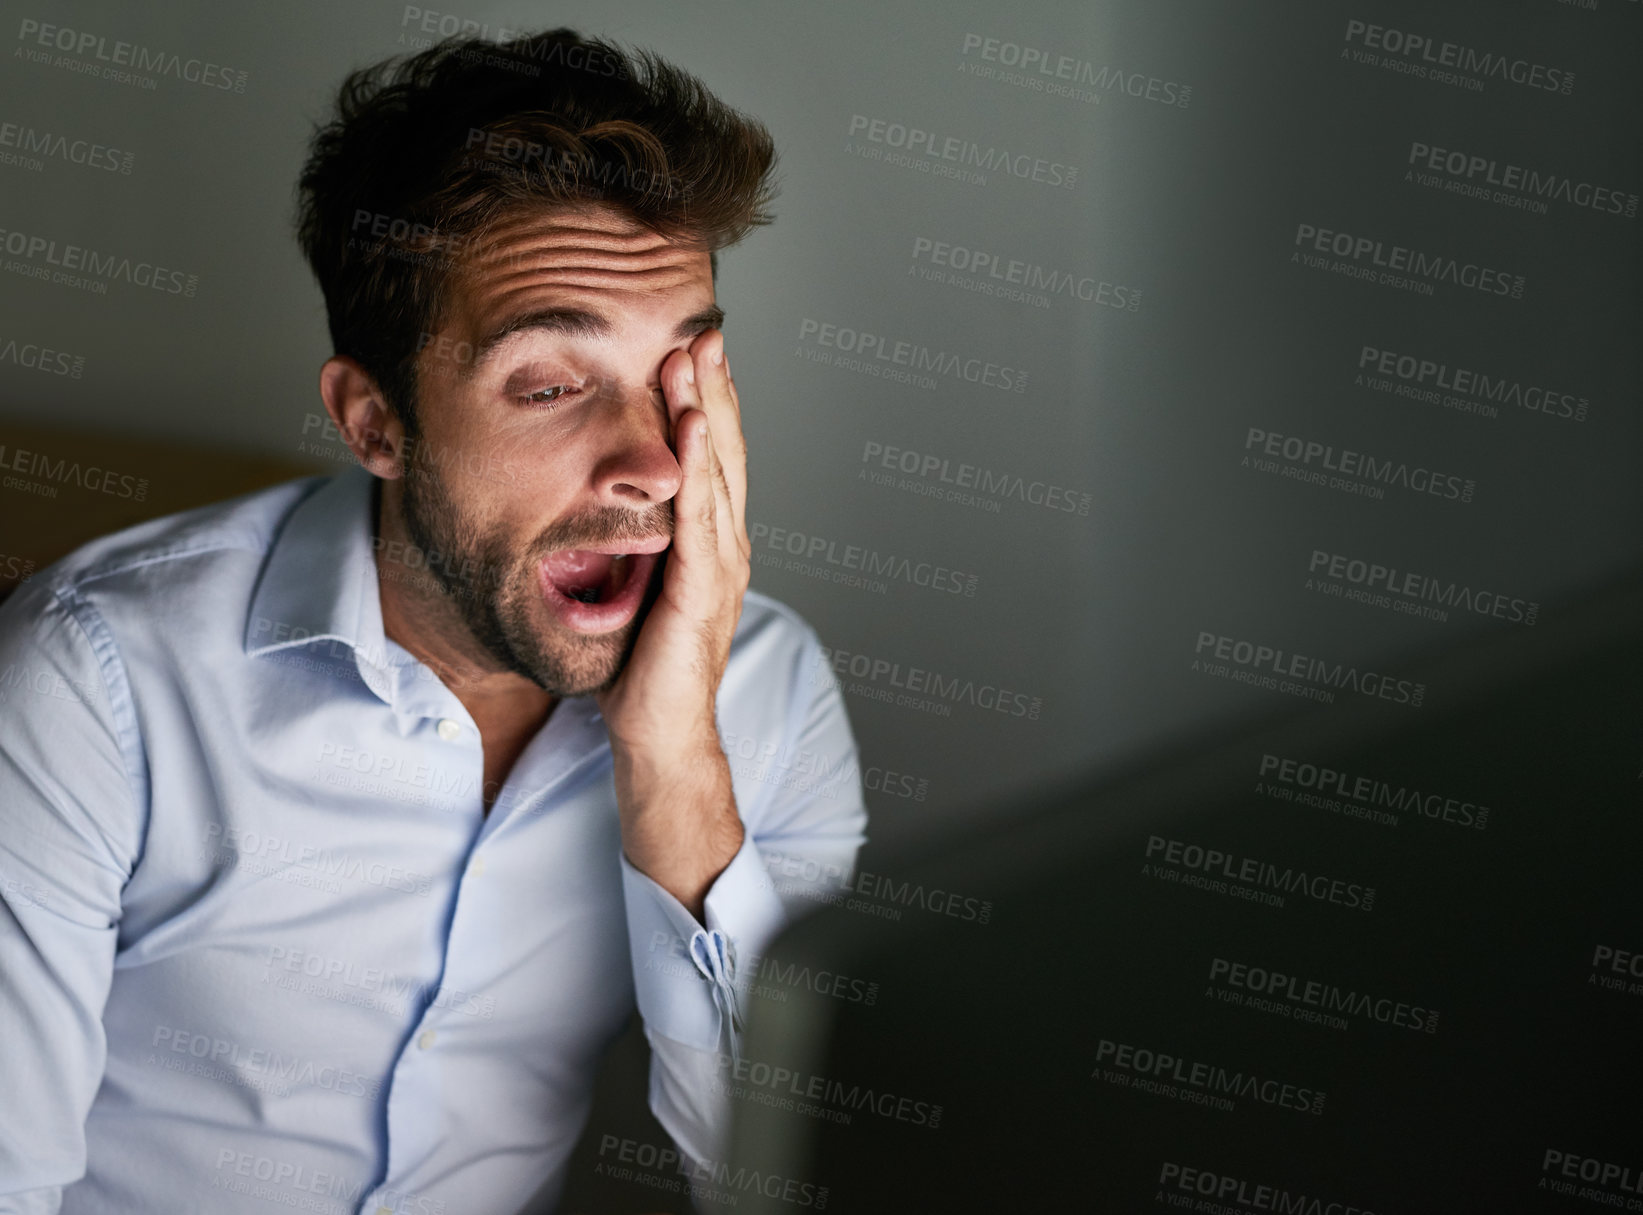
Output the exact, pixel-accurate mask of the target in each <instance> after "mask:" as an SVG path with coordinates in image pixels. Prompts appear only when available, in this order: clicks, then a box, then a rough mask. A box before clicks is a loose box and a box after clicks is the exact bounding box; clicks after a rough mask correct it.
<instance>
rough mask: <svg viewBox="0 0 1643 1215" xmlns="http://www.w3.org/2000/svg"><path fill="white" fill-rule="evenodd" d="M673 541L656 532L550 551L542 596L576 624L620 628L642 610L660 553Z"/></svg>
mask: <svg viewBox="0 0 1643 1215" xmlns="http://www.w3.org/2000/svg"><path fill="white" fill-rule="evenodd" d="M670 541H671V537H669V536H653V537H650V538H649V539H645V540H627V541H619V542H617V543H614V544H608V545H600V546H597V547H593V548H579V549H561V550H559V551H558V552H554V553H549V554H548V556H547V557H546V558H544V559H543V561H542V564H541V580H542V591H543V595H544V596H545V598H546V599H547V601H548V604H549V606H550V607H553V608H554V609H556V611H557V613H558V614H559V616H560V617H561V620H562V622H563V623H565V624H566V625H568V626H569V627H571V628H574V629H576V630H578V631H581V632H603V631H606V630H607V629H609V628H613V627H617V626H619V625H620V624H622V623H625V622H626V620H627V619H628V618H630V617H631V615H632V613H633V612H634V611H636V610H637V609H638V606H639V604H640V602H641V600H642V599H643V598H644V592H645V587H646V585H647V584H648V583H649V581H650V577H651V574H652V573H653V572H654V571H655V569H656V563H657V561H658V560H659V559H660V558H659V554H660V553H661V552H662V550H663V549H665V548H667V546H668V544H669V543H670Z"/></svg>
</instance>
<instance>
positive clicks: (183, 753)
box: [0, 30, 865, 1215]
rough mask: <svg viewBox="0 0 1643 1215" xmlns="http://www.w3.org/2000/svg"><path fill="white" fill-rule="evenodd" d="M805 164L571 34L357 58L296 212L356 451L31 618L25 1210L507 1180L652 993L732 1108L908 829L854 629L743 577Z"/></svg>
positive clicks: (155, 544)
mask: <svg viewBox="0 0 1643 1215" xmlns="http://www.w3.org/2000/svg"><path fill="white" fill-rule="evenodd" d="M773 162H774V153H773V150H772V147H771V143H770V140H769V136H768V135H767V134H766V133H765V131H764V130H763V128H762V127H760V126H759V125H757V124H756V123H754V122H752V121H750V120H747V119H745V118H744V117H742V116H741V115H739V114H737V113H735V112H734V111H732V110H729V109H728V108H727V107H725V106H724V105H723V104H722V103H720V102H719V101H717V99H715V98H714V97H713V96H712V95H711V94H709V93H708V92H707V91H706V89H705V88H704V87H702V85H701V84H700V83H699V82H698V81H696V80H695V79H694V78H692V77H690V76H688V75H686V74H684V73H683V72H680V71H678V70H677V69H675V68H672V67H670V66H668V65H667V64H665V63H663V62H661V61H660V60H657V59H656V58H655V57H653V56H650V55H647V54H640V55H637V56H628V55H626V54H624V53H623V52H621V51H619V50H617V49H616V48H614V47H612V46H610V45H608V44H605V43H602V42H598V41H593V40H584V39H581V38H579V37H578V36H577V35H575V34H574V33H572V32H571V31H568V30H556V31H552V32H550V33H546V34H542V35H539V36H535V37H530V38H522V39H518V40H516V41H514V42H511V43H508V44H505V45H503V46H494V45H489V44H482V43H448V44H442V45H441V46H439V47H436V48H434V49H432V50H430V51H428V52H425V53H423V54H422V55H419V56H417V57H415V58H414V59H411V60H408V61H406V62H404V63H403V64H400V65H398V66H397V67H395V66H392V65H379V66H378V67H377V68H375V69H370V70H367V71H364V72H360V73H356V74H355V75H354V76H353V77H351V78H350V79H349V80H348V82H347V83H346V84H345V85H344V88H343V90H342V93H341V97H340V102H339V106H338V113H337V116H336V118H335V120H334V121H332V122H331V123H330V124H329V125H327V126H325V127H323V128H322V129H321V130H320V131H319V132H318V134H317V135H316V138H315V140H314V144H313V148H312V154H311V156H310V159H309V162H308V164H307V165H306V167H305V169H304V172H303V175H302V181H301V191H300V195H301V197H300V206H299V225H298V226H299V233H300V237H301V241H302V245H303V249H304V252H305V254H306V255H307V257H308V259H309V261H310V264H311V265H312V266H313V269H314V271H315V274H316V276H317V278H318V279H319V282H320V286H321V288H322V290H323V292H324V295H325V301H326V308H327V314H328V318H329V323H330V328H331V334H332V339H333V342H334V348H335V351H336V353H335V355H334V356H333V357H332V358H331V359H330V360H328V361H327V362H326V363H325V365H324V368H323V369H322V371H321V375H320V392H321V396H322V398H323V399H324V402H325V407H326V409H327V411H328V413H329V414H330V417H331V419H332V422H333V423H334V425H335V427H336V429H337V431H338V432H339V433H340V434H341V435H342V436H343V437H344V438H345V439H346V441H347V443H348V445H349V447H350V448H351V449H352V451H353V453H354V455H355V456H356V457H357V459H358V461H359V464H360V466H361V468H356V469H350V470H349V471H348V472H347V473H344V474H342V475H340V476H338V477H335V478H332V479H321V478H313V479H308V480H304V481H300V482H296V483H292V484H288V485H283V486H279V487H276V488H274V489H272V490H269V491H266V492H263V493H258V494H254V495H250V496H248V497H245V498H241V499H238V500H236V501H233V502H228V503H224V504H222V505H220V506H216V507H211V508H206V509H204V510H200V511H194V512H190V513H188V514H185V515H180V516H175V517H172V518H167V519H161V520H157V521H154V522H151V523H148V524H145V525H142V526H139V527H136V528H133V529H130V530H129V531H126V532H122V533H120V534H118V535H115V536H110V537H107V538H105V539H103V540H100V541H97V542H95V543H93V544H91V545H88V546H86V547H85V548H83V549H81V550H80V551H78V552H77V553H75V554H73V555H71V556H70V557H68V558H67V559H65V560H64V561H63V562H60V563H59V564H58V565H57V566H56V567H54V568H53V569H52V570H49V571H47V572H45V573H43V574H41V575H39V576H38V577H37V578H36V579H35V580H33V581H32V582H30V583H29V584H28V585H27V586H26V587H24V588H23V589H22V590H21V591H19V592H18V593H17V594H15V595H14V596H13V597H12V598H11V599H10V600H9V601H8V602H7V603H6V604H5V607H4V609H3V611H0V669H8V670H11V671H14V672H22V675H21V676H19V677H18V678H17V679H14V680H11V681H10V689H9V695H8V698H7V702H6V703H5V704H4V705H3V706H0V713H3V714H4V718H3V720H4V732H3V735H0V896H3V899H4V907H5V915H4V916H3V917H0V973H3V974H4V985H3V986H0V1093H3V1094H4V1101H3V1102H0V1212H31V1213H32V1212H42V1211H44V1212H52V1211H57V1210H59V1209H60V1210H61V1211H64V1212H93V1211H96V1212H120V1213H121V1215H131V1213H135V1212H155V1213H157V1215H158V1213H164V1215H171V1213H173V1212H183V1211H209V1212H214V1213H215V1212H238V1211H247V1212H253V1211H254V1212H264V1211H266V1210H268V1206H267V1203H268V1202H270V1201H272V1202H276V1203H280V1204H283V1205H286V1206H293V1207H298V1208H300V1209H314V1210H360V1211H365V1212H381V1211H384V1210H386V1211H391V1212H395V1213H399V1212H416V1213H418V1215H440V1213H442V1212H449V1213H450V1215H462V1213H468V1215H484V1213H487V1212H496V1213H498V1215H501V1213H504V1212H511V1211H514V1210H517V1209H518V1208H519V1206H520V1205H521V1204H522V1203H524V1202H525V1201H526V1199H527V1198H529V1197H530V1196H531V1195H532V1194H533V1193H534V1192H536V1191H537V1190H538V1189H539V1188H540V1187H542V1186H544V1185H547V1186H548V1187H549V1188H550V1189H554V1188H556V1187H557V1186H558V1185H559V1184H560V1183H561V1182H562V1180H563V1171H564V1165H565V1159H566V1156H567V1154H568V1153H569V1152H570V1150H571V1148H572V1146H573V1145H574V1143H575V1140H576V1139H577V1137H578V1134H579V1132H580V1130H581V1126H582V1123H583V1121H584V1119H585V1117H586V1113H587V1109H588V1103H589V1099H590V1088H591V1084H592V1079H593V1073H594V1070H595V1067H596V1064H597V1060H598V1058H599V1056H600V1053H601V1051H602V1049H603V1048H604V1047H605V1046H606V1045H607V1044H608V1043H609V1042H610V1041H611V1040H612V1038H613V1037H614V1036H615V1035H616V1034H617V1033H618V1032H619V1030H620V1028H621V1026H622V1025H623V1023H624V1021H625V1019H626V1017H627V1016H628V1015H629V1012H630V1010H631V1009H632V1008H633V1007H634V1005H635V1003H636V1004H637V1007H638V1010H639V1012H640V1014H641V1016H642V1017H643V1020H644V1024H645V1032H646V1035H647V1037H648V1039H649V1041H650V1043H651V1047H652V1070H651V1094H650V1100H651V1106H652V1108H653V1109H654V1110H655V1112H656V1114H657V1116H658V1118H659V1119H660V1120H661V1121H662V1123H663V1124H664V1126H666V1128H667V1129H668V1131H669V1133H671V1134H672V1135H673V1136H674V1137H675V1139H676V1140H677V1141H678V1143H679V1145H680V1147H681V1149H682V1150H683V1151H684V1152H685V1153H687V1155H689V1156H690V1157H692V1158H695V1159H697V1160H702V1159H711V1158H712V1157H713V1153H714V1152H716V1151H717V1150H718V1149H719V1146H720V1138H719V1135H720V1132H721V1131H722V1129H723V1122H724V1117H725V1111H724V1109H723V1103H722V1101H721V1099H720V1098H718V1097H716V1096H715V1095H714V1093H715V1090H716V1089H718V1090H719V1091H722V1088H721V1087H720V1086H717V1085H716V1084H715V1079H716V1070H715V1069H716V1066H717V1063H718V1060H719V1059H720V1058H721V1056H722V1053H723V1052H729V1053H730V1054H732V1055H734V1054H735V1053H736V1052H737V1051H738V1049H739V1042H738V1040H739V1033H740V1027H741V1024H742V1018H743V1016H744V1015H745V1009H744V1008H743V1007H742V1006H741V1005H742V1002H743V997H744V996H745V995H746V992H745V991H744V990H741V989H742V988H745V986H746V978H747V976H748V975H750V974H752V973H754V972H755V971H756V969H757V967H758V965H759V962H760V958H761V955H763V954H764V951H765V948H766V946H767V944H768V942H769V941H770V940H771V939H772V937H773V936H774V935H775V933H776V931H777V930H778V929H779V928H780V926H781V925H782V924H783V922H784V921H785V920H786V919H787V918H788V917H789V915H790V914H791V913H792V911H793V910H794V909H795V907H796V906H797V905H798V902H797V901H802V899H803V898H804V897H805V896H806V893H807V891H806V888H805V886H804V879H805V875H814V876H815V877H816V881H817V886H816V890H817V891H819V890H820V889H821V886H820V883H822V882H825V881H827V880H828V878H829V877H831V879H832V880H833V881H834V882H836V881H837V879H838V876H839V875H841V874H843V873H847V872H848V870H849V868H850V866H851V864H852V862H853V859H854V856H855V853H856V850H857V849H858V848H859V846H860V844H861V843H862V841H863V834H862V832H863V827H864V825H865V812H864V810H863V807H862V800H861V791H860V786H859V780H858V779H857V776H856V774H857V772H858V771H859V770H858V768H857V766H856V764H855V746H854V742H853V739H852V737H851V733H850V728H849V725H848V722H847V720H846V718H845V715H844V710H843V706H842V701H841V698H840V695H839V692H838V688H837V684H836V683H835V682H834V681H833V679H832V678H831V676H830V674H829V673H828V672H827V669H826V667H825V665H824V664H823V663H822V662H821V654H820V650H819V646H818V643H817V640H816V637H815V634H814V632H813V631H812V630H811V629H810V628H809V627H808V626H807V625H805V624H804V623H803V622H802V621H801V620H799V619H798V618H797V617H796V616H794V615H793V613H792V612H790V611H789V610H787V609H786V608H784V607H782V606H781V605H779V604H777V603H775V602H773V601H771V600H769V599H767V598H765V597H763V596H761V595H758V594H756V593H752V592H748V591H747V590H746V588H747V582H748V569H749V546H748V540H747V534H746V526H745V513H744V512H745V501H746V473H745V447H744V444H743V440H742V434H741V426H740V401H739V399H738V394H737V390H736V387H735V384H734V381H733V379H732V377H731V372H730V366H729V363H728V362H727V361H726V359H725V358H724V344H723V338H722V336H721V333H720V330H719V325H720V322H721V319H722V314H721V313H720V311H719V309H718V307H717V306H716V304H715V302H714V292H713V275H714V270H715V268H716V265H715V255H716V251H717V250H718V249H719V248H722V247H724V246H726V245H728V244H730V243H733V242H734V241H736V240H738V239H740V238H741V237H742V236H743V235H744V234H745V233H746V232H747V231H748V230H749V229H751V228H752V227H753V226H755V225H757V224H760V223H764V222H767V221H768V218H769V217H768V214H767V212H766V210H765V208H766V206H767V204H768V202H769V200H770V198H771V196H772V193H773V192H772V189H771V187H770V171H771V167H772V165H773ZM224 405H225V407H227V408H235V407H236V405H235V402H234V400H233V396H232V395H231V394H225V399H224ZM733 736H734V738H735V739H736V746H737V748H738V749H740V748H741V747H742V745H743V744H744V743H745V744H747V746H748V747H749V748H751V749H752V751H753V753H754V754H763V755H766V756H768V755H772V754H774V755H790V754H799V753H806V754H808V753H814V754H815V755H817V756H819V757H820V759H821V761H822V763H823V764H824V765H825V766H826V767H827V768H829V769H830V770H834V771H838V770H843V771H844V772H845V773H846V774H847V777H848V778H847V779H840V780H833V781H831V782H830V783H827V784H820V785H818V784H816V783H813V782H807V781H805V780H802V779H801V780H792V779H787V777H790V776H791V775H792V774H791V773H790V772H777V771H776V770H775V769H774V768H772V767H771V765H770V764H768V763H766V764H763V765H754V766H748V765H743V766H739V767H738V768H737V770H736V771H735V772H734V773H733V772H732V769H731V767H730V764H729V762H728V760H727V757H726V751H725V740H729V739H731V738H732V737H733ZM739 753H740V751H739ZM775 864H780V866H781V876H782V879H783V880H782V883H781V891H782V894H781V897H778V895H777V893H776V890H775V886H774V884H773V883H772V881H771V875H770V873H769V872H768V871H767V865H775ZM784 900H789V901H788V902H784Z"/></svg>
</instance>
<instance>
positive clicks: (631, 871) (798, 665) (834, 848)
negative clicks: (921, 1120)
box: [621, 628, 867, 1161]
mask: <svg viewBox="0 0 1643 1215" xmlns="http://www.w3.org/2000/svg"><path fill="white" fill-rule="evenodd" d="M789 686H791V687H793V688H794V698H793V708H792V711H791V712H790V714H789V717H788V723H787V737H786V739H785V740H784V747H783V751H782V753H783V754H787V755H797V754H811V755H816V756H821V757H824V758H825V763H826V766H827V768H828V770H829V771H830V772H832V773H833V776H831V777H830V778H828V779H826V780H819V781H809V780H802V779H801V780H794V779H776V778H775V777H776V775H777V774H774V773H772V774H771V779H770V781H769V782H768V783H769V786H770V788H771V790H772V793H771V795H770V796H768V797H765V798H761V799H759V802H758V813H757V816H756V818H754V819H752V820H751V821H750V818H749V814H748V812H747V807H739V810H740V812H741V814H742V819H743V825H744V834H743V838H742V845H741V847H740V848H739V849H738V850H737V852H736V855H735V856H734V857H732V858H731V860H730V863H729V864H728V865H727V866H725V868H724V870H723V872H721V873H720V874H719V876H718V878H717V879H716V880H715V881H714V883H713V885H712V886H711V887H710V888H709V889H708V892H707V896H706V898H705V899H704V900H703V920H704V921H705V922H701V923H699V922H698V921H697V920H696V918H695V916H693V915H692V914H691V913H690V912H689V911H688V910H687V909H686V908H685V906H684V904H682V903H681V902H679V900H678V899H676V898H674V897H673V896H672V895H671V894H669V893H668V892H667V891H666V890H664V889H663V888H662V887H661V886H660V885H658V884H657V883H656V882H654V881H652V880H651V879H650V878H649V877H647V876H646V875H645V874H643V873H641V872H640V871H639V870H638V869H636V868H635V867H634V866H633V865H632V864H631V863H630V862H629V861H628V859H627V858H626V857H625V856H624V857H622V861H621V865H622V886H623V894H624V897H625V900H626V906H627V917H628V939H629V944H630V947H631V949H632V954H633V973H634V991H635V997H636V1002H637V1004H638V1006H639V1014H640V1016H641V1017H642V1018H643V1020H644V1026H645V1037H646V1038H647V1039H648V1040H649V1042H650V1045H651V1072H650V1105H651V1109H652V1111H653V1112H654V1113H655V1115H656V1117H657V1120H658V1121H659V1122H661V1124H662V1126H663V1127H664V1128H665V1129H666V1130H667V1132H668V1133H669V1134H670V1135H672V1136H673V1139H674V1141H675V1142H676V1143H677V1144H678V1145H679V1148H680V1150H681V1151H682V1152H684V1153H685V1154H686V1155H688V1156H690V1157H691V1158H692V1159H693V1160H696V1161H702V1160H716V1159H717V1158H718V1155H719V1154H720V1152H721V1151H722V1149H723V1146H724V1135H725V1131H726V1130H727V1129H728V1128H727V1121H728V1118H727V1115H728V1108H727V1099H726V1098H725V1097H723V1096H722V1095H720V1094H721V1093H722V1091H723V1089H724V1087H725V1086H724V1085H723V1083H722V1076H721V1074H720V1072H721V1069H722V1063H723V1061H724V1060H725V1059H726V1058H727V1057H729V1058H737V1057H739V1053H740V1048H741V1034H742V1018H743V1016H744V1015H745V996H746V989H747V987H748V985H749V983H750V981H751V979H752V978H753V977H754V976H755V975H756V973H757V967H758V964H759V960H760V959H761V958H762V957H763V956H764V954H765V951H766V949H767V948H768V946H769V944H770V942H771V941H772V940H774V939H775V937H776V936H777V934H778V933H780V932H781V930H782V929H783V928H785V927H786V926H787V924H788V923H790V922H791V921H792V920H793V919H794V918H795V917H796V916H797V915H799V914H801V913H802V912H803V911H805V910H808V909H813V908H815V907H819V906H821V905H822V903H823V901H825V897H826V895H827V894H828V892H830V891H834V890H837V889H839V888H840V887H841V886H842V885H844V884H846V883H848V881H849V877H850V873H851V871H852V869H853V867H854V865H855V858H856V853H857V851H858V850H859V849H860V848H861V846H862V844H863V843H864V842H865V841H866V835H865V828H866V824H867V810H866V806H865V805H864V803H863V799H862V788H861V767H860V764H859V762H858V761H857V749H856V742H855V738H854V736H853V735H852V733H851V730H850V721H849V718H848V717H847V715H846V714H845V709H844V698H843V695H842V693H841V692H840V690H839V686H838V681H837V679H836V678H835V677H834V675H833V673H832V671H831V670H830V669H829V668H828V667H827V665H826V663H825V662H824V661H823V660H822V653H821V647H820V643H819V642H818V641H817V639H816V637H815V634H814V633H813V632H812V631H810V630H809V629H808V628H807V629H806V631H805V644H804V645H803V646H801V647H800V648H799V652H798V654H797V656H796V657H795V659H794V668H793V670H792V672H791V682H790V685H789ZM785 775H791V774H785ZM775 866H781V867H782V871H783V873H784V877H783V879H782V881H781V882H780V883H779V884H778V883H777V882H775V881H774V880H773V877H772V872H771V870H772V867H775ZM794 873H796V875H797V876H794V877H788V876H785V875H786V874H794Z"/></svg>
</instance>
